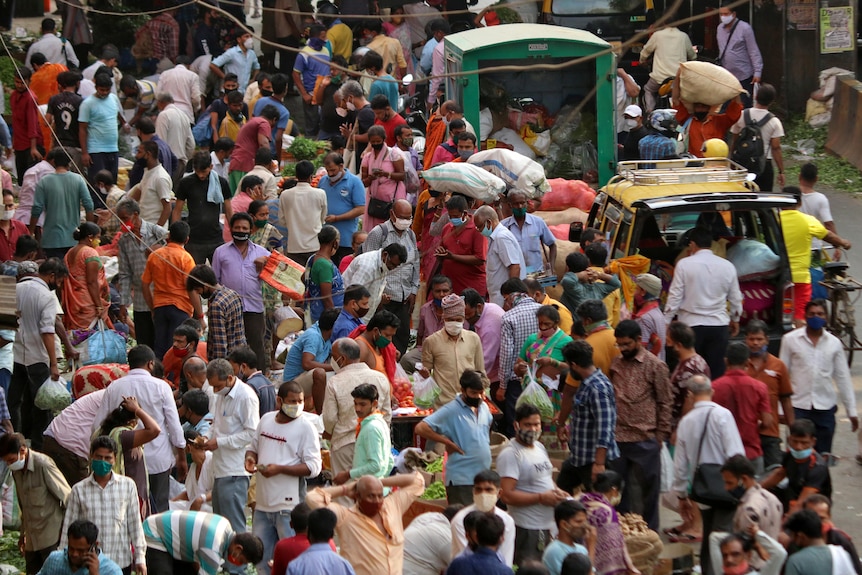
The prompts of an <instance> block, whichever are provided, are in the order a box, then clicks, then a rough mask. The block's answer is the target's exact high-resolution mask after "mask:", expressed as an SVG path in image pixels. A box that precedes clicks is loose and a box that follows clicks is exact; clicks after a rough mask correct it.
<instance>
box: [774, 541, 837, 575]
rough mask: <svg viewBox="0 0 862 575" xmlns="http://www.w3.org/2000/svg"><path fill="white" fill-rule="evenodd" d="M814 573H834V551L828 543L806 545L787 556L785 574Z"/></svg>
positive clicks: (801, 574) (805, 574)
mask: <svg viewBox="0 0 862 575" xmlns="http://www.w3.org/2000/svg"><path fill="white" fill-rule="evenodd" d="M812 573H832V552H831V551H830V550H829V547H828V546H827V545H816V546H811V547H806V548H805V549H800V550H799V551H797V552H796V553H794V554H793V555H791V556H790V557H788V558H787V563H786V565H785V567H784V575H811V574H812Z"/></svg>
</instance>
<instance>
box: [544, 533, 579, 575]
mask: <svg viewBox="0 0 862 575" xmlns="http://www.w3.org/2000/svg"><path fill="white" fill-rule="evenodd" d="M571 553H583V554H584V555H588V553H587V548H586V547H584V546H583V545H581V544H579V543H575V545H574V546H571V545H566V544H565V543H563V542H561V541H560V540H559V539H555V540H554V541H551V542H550V543H549V544H548V546H547V547H545V553H544V554H543V555H542V563H544V564H545V567H547V568H548V571H550V572H551V575H560V571H561V570H562V569H563V561H565V559H566V557H568V556H569V554H571Z"/></svg>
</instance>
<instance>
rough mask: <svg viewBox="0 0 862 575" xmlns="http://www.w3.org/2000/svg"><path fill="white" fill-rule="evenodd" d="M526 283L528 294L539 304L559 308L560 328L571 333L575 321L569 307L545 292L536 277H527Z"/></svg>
mask: <svg viewBox="0 0 862 575" xmlns="http://www.w3.org/2000/svg"><path fill="white" fill-rule="evenodd" d="M524 285H525V286H527V294H528V295H529V296H530V297H531V298H533V299H534V300H536V303H537V304H539V305H550V306H553V307H555V308H557V311H558V312H560V329H561V330H563V332H565V333H566V334H567V335H568V334H571V333H572V324H574V321H573V319H572V312H570V311H569V308H567V307H566V306H564V305H563V304H561V303H560V302H558V301H557V300H555V299H554V298H552V297H551V296H549V295H548V294H547V293H545V288H544V287H543V286H542V284H540V283H539V282H538V281H536V280H535V279H533V278H527V279H525V280H524Z"/></svg>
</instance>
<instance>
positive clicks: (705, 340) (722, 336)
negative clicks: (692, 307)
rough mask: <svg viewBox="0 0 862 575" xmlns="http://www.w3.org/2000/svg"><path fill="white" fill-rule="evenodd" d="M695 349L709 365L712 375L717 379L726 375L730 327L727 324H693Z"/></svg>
mask: <svg viewBox="0 0 862 575" xmlns="http://www.w3.org/2000/svg"><path fill="white" fill-rule="evenodd" d="M691 329H692V330H694V349H695V350H697V353H699V354H700V355H701V356H702V357H703V359H705V360H706V364H707V365H708V366H709V373H710V377H711V378H712V379H713V380H715V379H716V378H717V377H721V376H722V375H724V368H725V365H724V353H725V351H727V341H728V340H729V339H730V328H729V327H727V326H726V325H693V326H691Z"/></svg>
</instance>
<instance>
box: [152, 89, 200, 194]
mask: <svg viewBox="0 0 862 575" xmlns="http://www.w3.org/2000/svg"><path fill="white" fill-rule="evenodd" d="M156 106H158V108H159V115H158V116H156V134H158V135H159V138H161V139H162V140H164V141H165V142H167V143H168V145H169V146H170V147H171V150H173V152H174V154H176V156H177V160H178V161H177V169H176V170H175V171H174V173H173V174H171V178H172V179H173V181H174V185H176V184H177V182H179V181H180V179H181V178H182V177H183V175H184V174H185V171H186V164H187V163H188V161H189V158H191V157H192V154H193V153H194V151H195V138H194V136H193V135H192V126H191V123H190V122H189V119H188V116H186V114H185V113H184V112H183V111H182V110H181V109H180V108H179V107H177V105H176V104H174V97H173V96H172V95H171V94H169V93H166V92H159V94H158V95H156Z"/></svg>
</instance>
